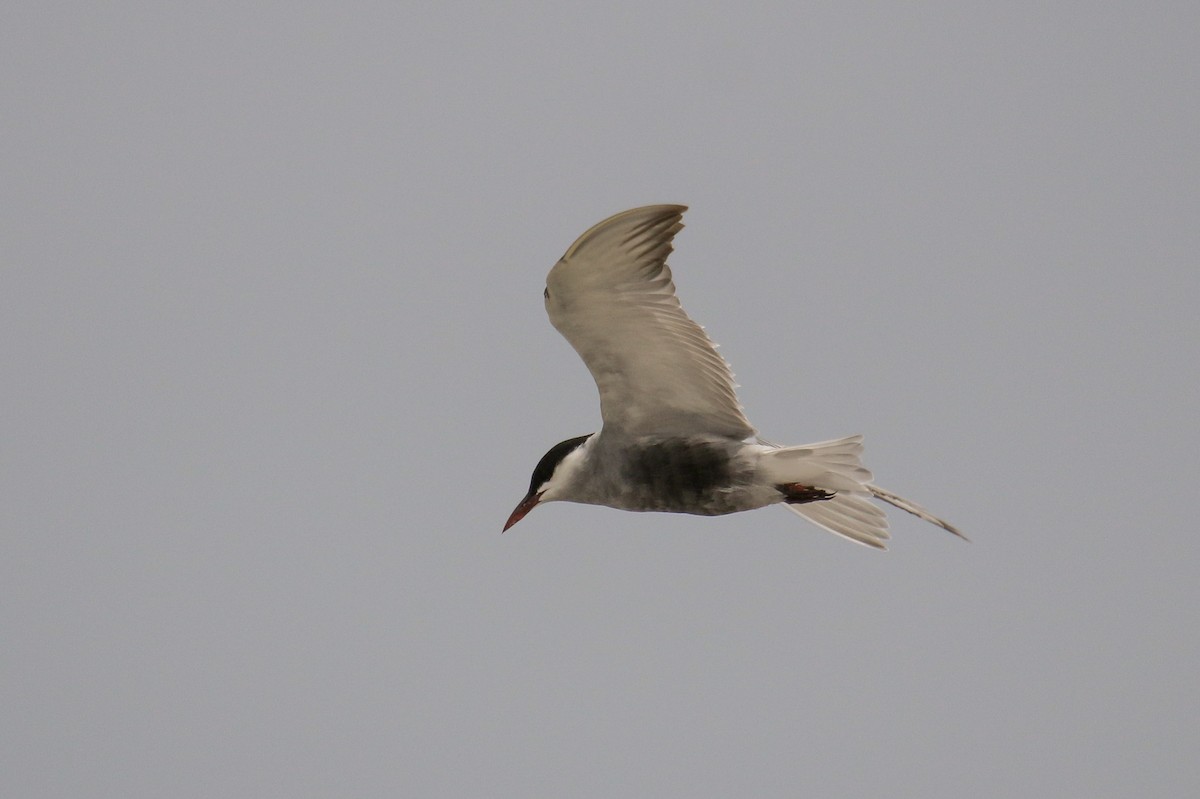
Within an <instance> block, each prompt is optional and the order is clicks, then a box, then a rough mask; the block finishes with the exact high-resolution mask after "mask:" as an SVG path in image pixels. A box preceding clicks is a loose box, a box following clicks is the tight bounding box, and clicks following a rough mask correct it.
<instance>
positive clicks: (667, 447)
mask: <svg viewBox="0 0 1200 799" xmlns="http://www.w3.org/2000/svg"><path fill="white" fill-rule="evenodd" d="M686 210H687V207H686V206H682V205H650V206H646V207H644V208H634V209H632V210H629V211H624V212H622V213H619V214H617V215H615V216H612V217H609V218H608V219H605V220H604V221H603V222H600V223H599V224H597V225H596V226H594V227H593V228H591V229H590V230H588V231H587V232H586V233H584V234H583V235H582V236H580V237H579V238H578V239H577V240H576V242H575V243H574V244H572V245H571V246H570V247H569V248H568V249H567V252H566V254H565V255H563V257H562V258H561V259H560V260H559V261H558V263H557V264H555V265H554V268H553V269H551V270H550V274H549V275H548V276H547V277H546V290H545V292H544V296H545V300H546V313H547V314H549V316H550V322H551V324H553V325H554V327H555V328H556V329H557V330H558V332H559V333H561V334H562V335H563V336H564V337H565V338H566V339H567V341H568V342H570V344H571V346H572V347H574V348H575V351H576V352H578V353H579V357H580V358H582V359H583V362H584V364H586V365H587V368H588V370H589V371H590V372H591V373H592V377H593V378H594V379H595V381H596V388H597V389H599V391H600V416H601V419H602V420H603V426H602V427H601V429H600V432H599V433H591V434H588V435H584V436H578V437H576V438H570V439H567V440H566V441H563V442H561V443H559V444H555V445H554V446H553V447H551V448H550V451H549V452H547V453H546V454H545V455H544V456H543V457H542V459H541V460H540V461H539V462H538V464H537V466H536V467H535V468H534V470H533V477H532V479H531V480H530V482H529V492H528V493H527V494H525V497H524V498H523V499H522V500H521V501H520V503H518V505H517V507H516V509H515V510H513V512H512V515H511V516H509V517H508V521H507V522H506V523H505V525H504V529H505V530H508V529H509V528H510V527H512V526H513V525H514V524H516V523H517V522H519V521H520V520H521V519H523V518H524V517H525V516H526V514H528V513H529V512H530V511H531V510H533V509H534V508H535V507H537V506H538V505H540V504H543V503H545V502H553V501H566V502H583V503H587V504H591V505H606V506H608V507H611V508H620V509H622V510H632V511H663V512H667V513H692V514H697V515H701V516H718V515H722V514H726V513H736V512H738V511H745V510H754V509H755V508H761V507H765V506H767V505H776V504H783V505H784V506H785V507H787V508H788V509H789V510H791V511H794V512H795V513H797V514H799V515H801V516H803V517H804V518H806V519H808V520H809V521H810V522H812V523H813V524H816V525H817V526H819V527H823V528H824V529H826V530H828V531H830V532H831V533H836V534H837V535H840V536H844V537H845V538H848V539H850V540H851V541H856V542H858V543H860V544H865V545H867V546H871V547H875V548H878V549H885V548H886V542H887V540H888V524H887V516H886V515H885V514H884V512H883V510H882V509H880V508H879V507H878V506H876V505H875V504H874V503H872V502H871V499H872V498H874V499H878V500H882V501H883V502H886V503H888V504H891V505H894V506H895V507H897V508H900V509H902V510H905V511H908V512H909V513H912V514H915V515H916V516H919V517H920V518H922V519H925V520H926V521H928V522H932V523H933V524H936V525H937V526H938V527H941V528H943V529H945V530H948V531H950V532H951V533H954V534H955V535H957V536H960V537H965V536H963V535H962V533H960V532H959V531H958V530H957V529H955V527H954V526H953V525H951V524H949V523H948V522H946V521H944V520H942V519H939V518H938V517H936V516H934V515H933V514H931V513H929V512H928V511H927V510H925V509H924V508H922V507H921V506H920V505H917V504H916V503H915V502H912V501H910V500H907V499H904V498H903V497H901V496H898V495H896V494H893V493H892V492H890V491H886V490H884V489H882V488H880V487H879V486H876V485H874V484H873V483H872V482H871V480H872V477H871V473H870V472H869V471H867V469H866V468H865V467H864V466H863V465H862V463H861V461H860V455H861V454H862V450H863V444H862V440H863V439H862V436H850V437H848V438H839V439H835V440H832V441H822V442H819V443H816V444H804V445H801V446H794V447H780V446H776V445H774V444H771V443H769V442H767V441H764V440H763V439H761V438H758V437H757V433H756V431H755V429H754V427H753V426H752V425H751V424H750V422H749V421H748V420H747V419H746V417H745V415H744V414H743V412H742V406H741V405H740V404H739V403H738V399H737V395H736V394H735V392H734V388H735V385H734V382H733V373H732V372H731V371H730V369H729V364H727V363H726V362H725V360H724V359H723V358H722V357H721V356H720V355H719V354H718V353H717V349H716V345H715V344H713V342H712V341H711V340H710V339H709V338H708V336H707V335H705V333H704V330H703V329H702V328H701V327H700V326H699V325H698V324H696V323H695V322H693V321H692V319H691V318H690V317H689V316H688V315H687V314H686V313H684V310H683V307H682V306H681V305H680V304H679V300H678V299H677V298H676V296H675V284H674V282H673V281H672V279H671V269H670V267H668V266H667V256H668V255H669V254H670V253H671V249H672V248H671V242H672V240H673V239H674V238H675V234H676V233H678V232H679V231H680V230H681V229H682V228H683V222H682V219H683V212H684V211H686Z"/></svg>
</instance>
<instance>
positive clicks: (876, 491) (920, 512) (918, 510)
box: [867, 484, 971, 541]
mask: <svg viewBox="0 0 1200 799" xmlns="http://www.w3.org/2000/svg"><path fill="white" fill-rule="evenodd" d="M867 489H868V490H869V491H870V492H871V495H872V496H874V497H875V498H876V499H882V500H883V501H884V502H886V503H888V504H889V505H895V506H896V507H897V508H899V509H900V510H906V511H908V512H909V513H911V514H912V515H913V516H917V517H919V518H921V519H924V520H925V521H927V522H930V523H932V524H936V525H937V526H938V527H940V528H942V529H943V530H945V531H946V532H949V533H954V534H955V535H956V536H958V537H959V538H961V539H962V540H964V541H970V540H971V539H969V538H967V537H966V536H965V535H963V534H962V531H961V530H959V529H958V528H957V527H955V526H954V525H953V524H951V523H950V522H948V521H946V520H945V519H940V518H938V517H937V516H934V515H933V514H932V513H930V512H929V511H927V510H925V509H924V508H922V507H921V506H920V505H918V504H917V503H915V502H913V501H912V500H911V499H905V498H904V497H902V496H900V495H898V494H893V493H892V492H891V491H888V490H887V489H885V488H880V487H879V486H877V485H870V484H868V485H867Z"/></svg>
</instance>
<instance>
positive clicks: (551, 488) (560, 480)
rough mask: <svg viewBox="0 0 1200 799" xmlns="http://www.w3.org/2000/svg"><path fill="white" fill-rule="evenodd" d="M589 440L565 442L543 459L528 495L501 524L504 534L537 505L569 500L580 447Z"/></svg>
mask: <svg viewBox="0 0 1200 799" xmlns="http://www.w3.org/2000/svg"><path fill="white" fill-rule="evenodd" d="M591 437H592V434H591V433H589V434H588V435H586V436H578V437H576V438H568V439H567V440H566V441H562V442H560V443H558V444H555V445H554V446H553V447H551V448H550V451H549V452H547V453H546V454H545V455H543V456H542V459H541V460H540V461H538V465H537V466H535V467H534V469H533V477H532V478H530V480H529V493H527V494H526V495H525V497H524V498H523V499H522V500H521V501H520V502H519V503H517V507H516V509H515V510H513V512H512V515H511V516H509V517H508V521H507V522H505V523H504V531H505V532H506V531H507V530H508V528H510V527H512V526H513V525H514V524H516V523H517V522H519V521H521V519H524V518H525V516H526V514H528V513H529V511H531V510H533V509H534V508H535V507H537V506H538V505H539V504H540V503H542V502H553V501H554V500H556V499H567V498H568V497H567V496H566V495H565V492H566V491H567V487H568V485H569V484H570V482H571V478H572V476H573V475H574V474H575V471H576V470H577V469H578V468H579V464H580V463H581V462H582V458H583V445H584V443H585V442H586V441H587V440H588V439H589V438H591Z"/></svg>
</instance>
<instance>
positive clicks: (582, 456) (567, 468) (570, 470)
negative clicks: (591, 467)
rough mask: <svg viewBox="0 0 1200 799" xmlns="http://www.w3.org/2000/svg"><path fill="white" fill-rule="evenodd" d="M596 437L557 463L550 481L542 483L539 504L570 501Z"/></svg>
mask: <svg viewBox="0 0 1200 799" xmlns="http://www.w3.org/2000/svg"><path fill="white" fill-rule="evenodd" d="M595 439H596V437H595V436H592V437H591V438H589V439H588V440H587V441H585V442H583V443H582V444H581V445H579V446H578V447H576V448H575V449H573V450H571V451H570V452H568V453H567V455H566V457H565V458H563V459H562V460H561V461H559V463H558V466H557V468H555V470H554V474H552V475H550V479H549V480H547V481H546V482H544V483H542V487H541V489H540V490H541V492H542V494H541V498H540V501H541V502H553V501H555V500H556V499H557V500H570V499H571V496H572V494H574V491H573V490H572V489H573V487H574V485H575V480H576V479H577V478H578V477H579V475H580V473H581V472H582V471H583V466H584V464H585V463H586V462H587V459H588V454H589V453H590V452H591V448H592V442H593V441H595Z"/></svg>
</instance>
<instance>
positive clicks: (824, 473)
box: [762, 436, 966, 549]
mask: <svg viewBox="0 0 1200 799" xmlns="http://www.w3.org/2000/svg"><path fill="white" fill-rule="evenodd" d="M762 443H763V444H767V442H765V441H763V442H762ZM768 446H773V445H769V444H768ZM862 450H863V445H862V436H849V437H848V438H839V439H836V440H833V441H822V442H820V443H817V444H805V445H803V446H799V447H778V448H776V449H774V450H771V451H768V452H764V453H763V455H762V458H763V460H762V466H763V468H764V470H765V471H766V473H767V475H768V477H769V478H770V479H772V480H773V481H775V483H776V485H777V487H778V488H779V490H780V493H781V494H783V496H784V502H786V503H787V509H788V510H790V511H792V512H793V513H796V514H798V515H800V516H803V517H804V518H806V519H808V520H809V521H810V522H812V523H813V524H815V525H817V526H818V527H822V528H824V529H826V530H828V531H829V532H831V533H834V534H836V535H840V536H842V537H844V538H848V539H850V540H851V541H855V542H857V543H859V544H865V545H867V546H870V547H875V548H876V549H887V540H888V538H889V537H890V536H889V535H888V523H887V515H886V514H885V513H884V512H883V510H882V509H881V508H879V507H878V506H876V505H875V504H873V503H872V502H871V501H870V500H871V498H872V497H874V498H875V499H880V500H882V501H884V502H887V503H888V504H890V505H894V506H896V507H897V508H900V509H901V510H905V511H908V512H909V513H911V514H913V515H914V516H918V517H920V518H922V519H924V520H925V521H927V522H931V523H933V524H936V525H937V526H938V527H941V528H942V529H943V530H947V531H949V532H951V533H954V535H956V536H958V537H960V538H962V539H964V540H965V539H966V536H964V535H963V534H962V533H961V532H959V531H958V529H956V528H955V527H954V526H953V525H952V524H950V523H949V522H947V521H945V520H944V519H939V518H938V517H937V516H934V515H933V514H932V513H930V512H929V511H927V510H925V509H924V508H922V507H921V506H920V505H918V504H917V503H915V502H912V501H911V500H907V499H905V498H904V497H901V496H898V495H897V494H893V493H892V492H891V491H887V490H885V489H882V488H880V487H879V486H876V485H873V484H872V483H871V473H870V472H869V471H868V470H867V469H866V467H864V466H863V465H862V461H861V456H862Z"/></svg>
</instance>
